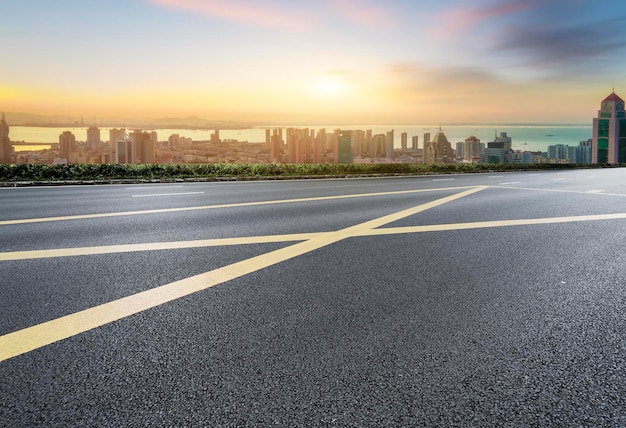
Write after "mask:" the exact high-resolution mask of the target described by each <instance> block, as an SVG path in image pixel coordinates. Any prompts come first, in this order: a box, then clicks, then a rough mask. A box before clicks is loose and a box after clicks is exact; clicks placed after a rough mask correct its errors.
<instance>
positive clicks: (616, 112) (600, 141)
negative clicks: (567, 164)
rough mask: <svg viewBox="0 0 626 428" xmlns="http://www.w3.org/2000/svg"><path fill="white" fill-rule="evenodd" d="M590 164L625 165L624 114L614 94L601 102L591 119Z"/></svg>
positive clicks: (621, 105)
mask: <svg viewBox="0 0 626 428" xmlns="http://www.w3.org/2000/svg"><path fill="white" fill-rule="evenodd" d="M591 161H592V163H611V164H613V163H626V112H625V111H624V100H623V99H621V98H620V97H619V96H618V95H617V94H616V93H615V92H611V94H610V95H609V96H608V97H606V98H605V99H604V100H602V103H601V104H600V110H598V117H596V118H594V119H593V139H592V145H591Z"/></svg>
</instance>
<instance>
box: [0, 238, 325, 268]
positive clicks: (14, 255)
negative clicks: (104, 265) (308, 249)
mask: <svg viewBox="0 0 626 428" xmlns="http://www.w3.org/2000/svg"><path fill="white" fill-rule="evenodd" d="M323 233H326V232H319V233H294V234H290V235H269V236H248V237H241V238H218V239H202V240H194V241H175V242H151V243H147V244H125V245H103V246H99V247H74V248H55V249H50V250H29V251H13V252H4V253H0V261H8V260H28V259H46V258H53V257H75V256H93V255H97V254H115V253H132V252H138V251H158V250H180V249H186V248H204V247H222V246H227V245H243V244H269V243H273V242H293V241H305V240H307V239H311V238H314V237H316V236H318V235H320V234H323Z"/></svg>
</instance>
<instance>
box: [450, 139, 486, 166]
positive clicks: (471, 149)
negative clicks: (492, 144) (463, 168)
mask: <svg viewBox="0 0 626 428" xmlns="http://www.w3.org/2000/svg"><path fill="white" fill-rule="evenodd" d="M483 148H484V144H481V142H480V139H478V138H476V137H475V136H473V135H472V136H471V137H468V138H466V139H465V141H464V142H463V160H464V161H465V162H478V161H479V160H480V155H481V154H482V152H483ZM457 156H459V157H460V155H457Z"/></svg>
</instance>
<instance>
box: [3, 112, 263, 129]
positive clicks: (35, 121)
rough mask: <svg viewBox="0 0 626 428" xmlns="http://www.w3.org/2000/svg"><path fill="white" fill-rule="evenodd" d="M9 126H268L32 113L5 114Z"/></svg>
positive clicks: (193, 118) (194, 119) (188, 119)
mask: <svg viewBox="0 0 626 428" xmlns="http://www.w3.org/2000/svg"><path fill="white" fill-rule="evenodd" d="M5 116H6V120H7V122H8V123H9V126H42V127H57V126H91V125H97V126H110V127H114V126H125V127H128V126H131V127H136V128H148V129H149V128H161V129H164V128H172V129H176V128H183V129H184V128H200V129H247V128H251V127H254V126H259V125H266V124H265V123H258V122H242V121H234V120H208V119H203V118H201V117H198V116H187V117H163V118H157V119H124V118H120V117H116V118H108V119H104V120H102V119H96V118H92V117H85V118H83V117H81V116H77V117H76V116H68V115H41V114H32V113H19V112H18V113H16V112H5Z"/></svg>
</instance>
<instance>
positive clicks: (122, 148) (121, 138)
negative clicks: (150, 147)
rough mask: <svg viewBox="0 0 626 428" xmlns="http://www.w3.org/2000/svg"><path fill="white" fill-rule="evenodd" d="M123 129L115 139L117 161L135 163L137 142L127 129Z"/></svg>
mask: <svg viewBox="0 0 626 428" xmlns="http://www.w3.org/2000/svg"><path fill="white" fill-rule="evenodd" d="M122 131H123V133H122V134H121V135H118V137H117V139H116V140H115V157H114V159H115V163H121V164H129V163H135V142H134V141H133V139H132V138H131V137H130V136H129V135H128V134H127V133H126V130H125V129H122Z"/></svg>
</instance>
